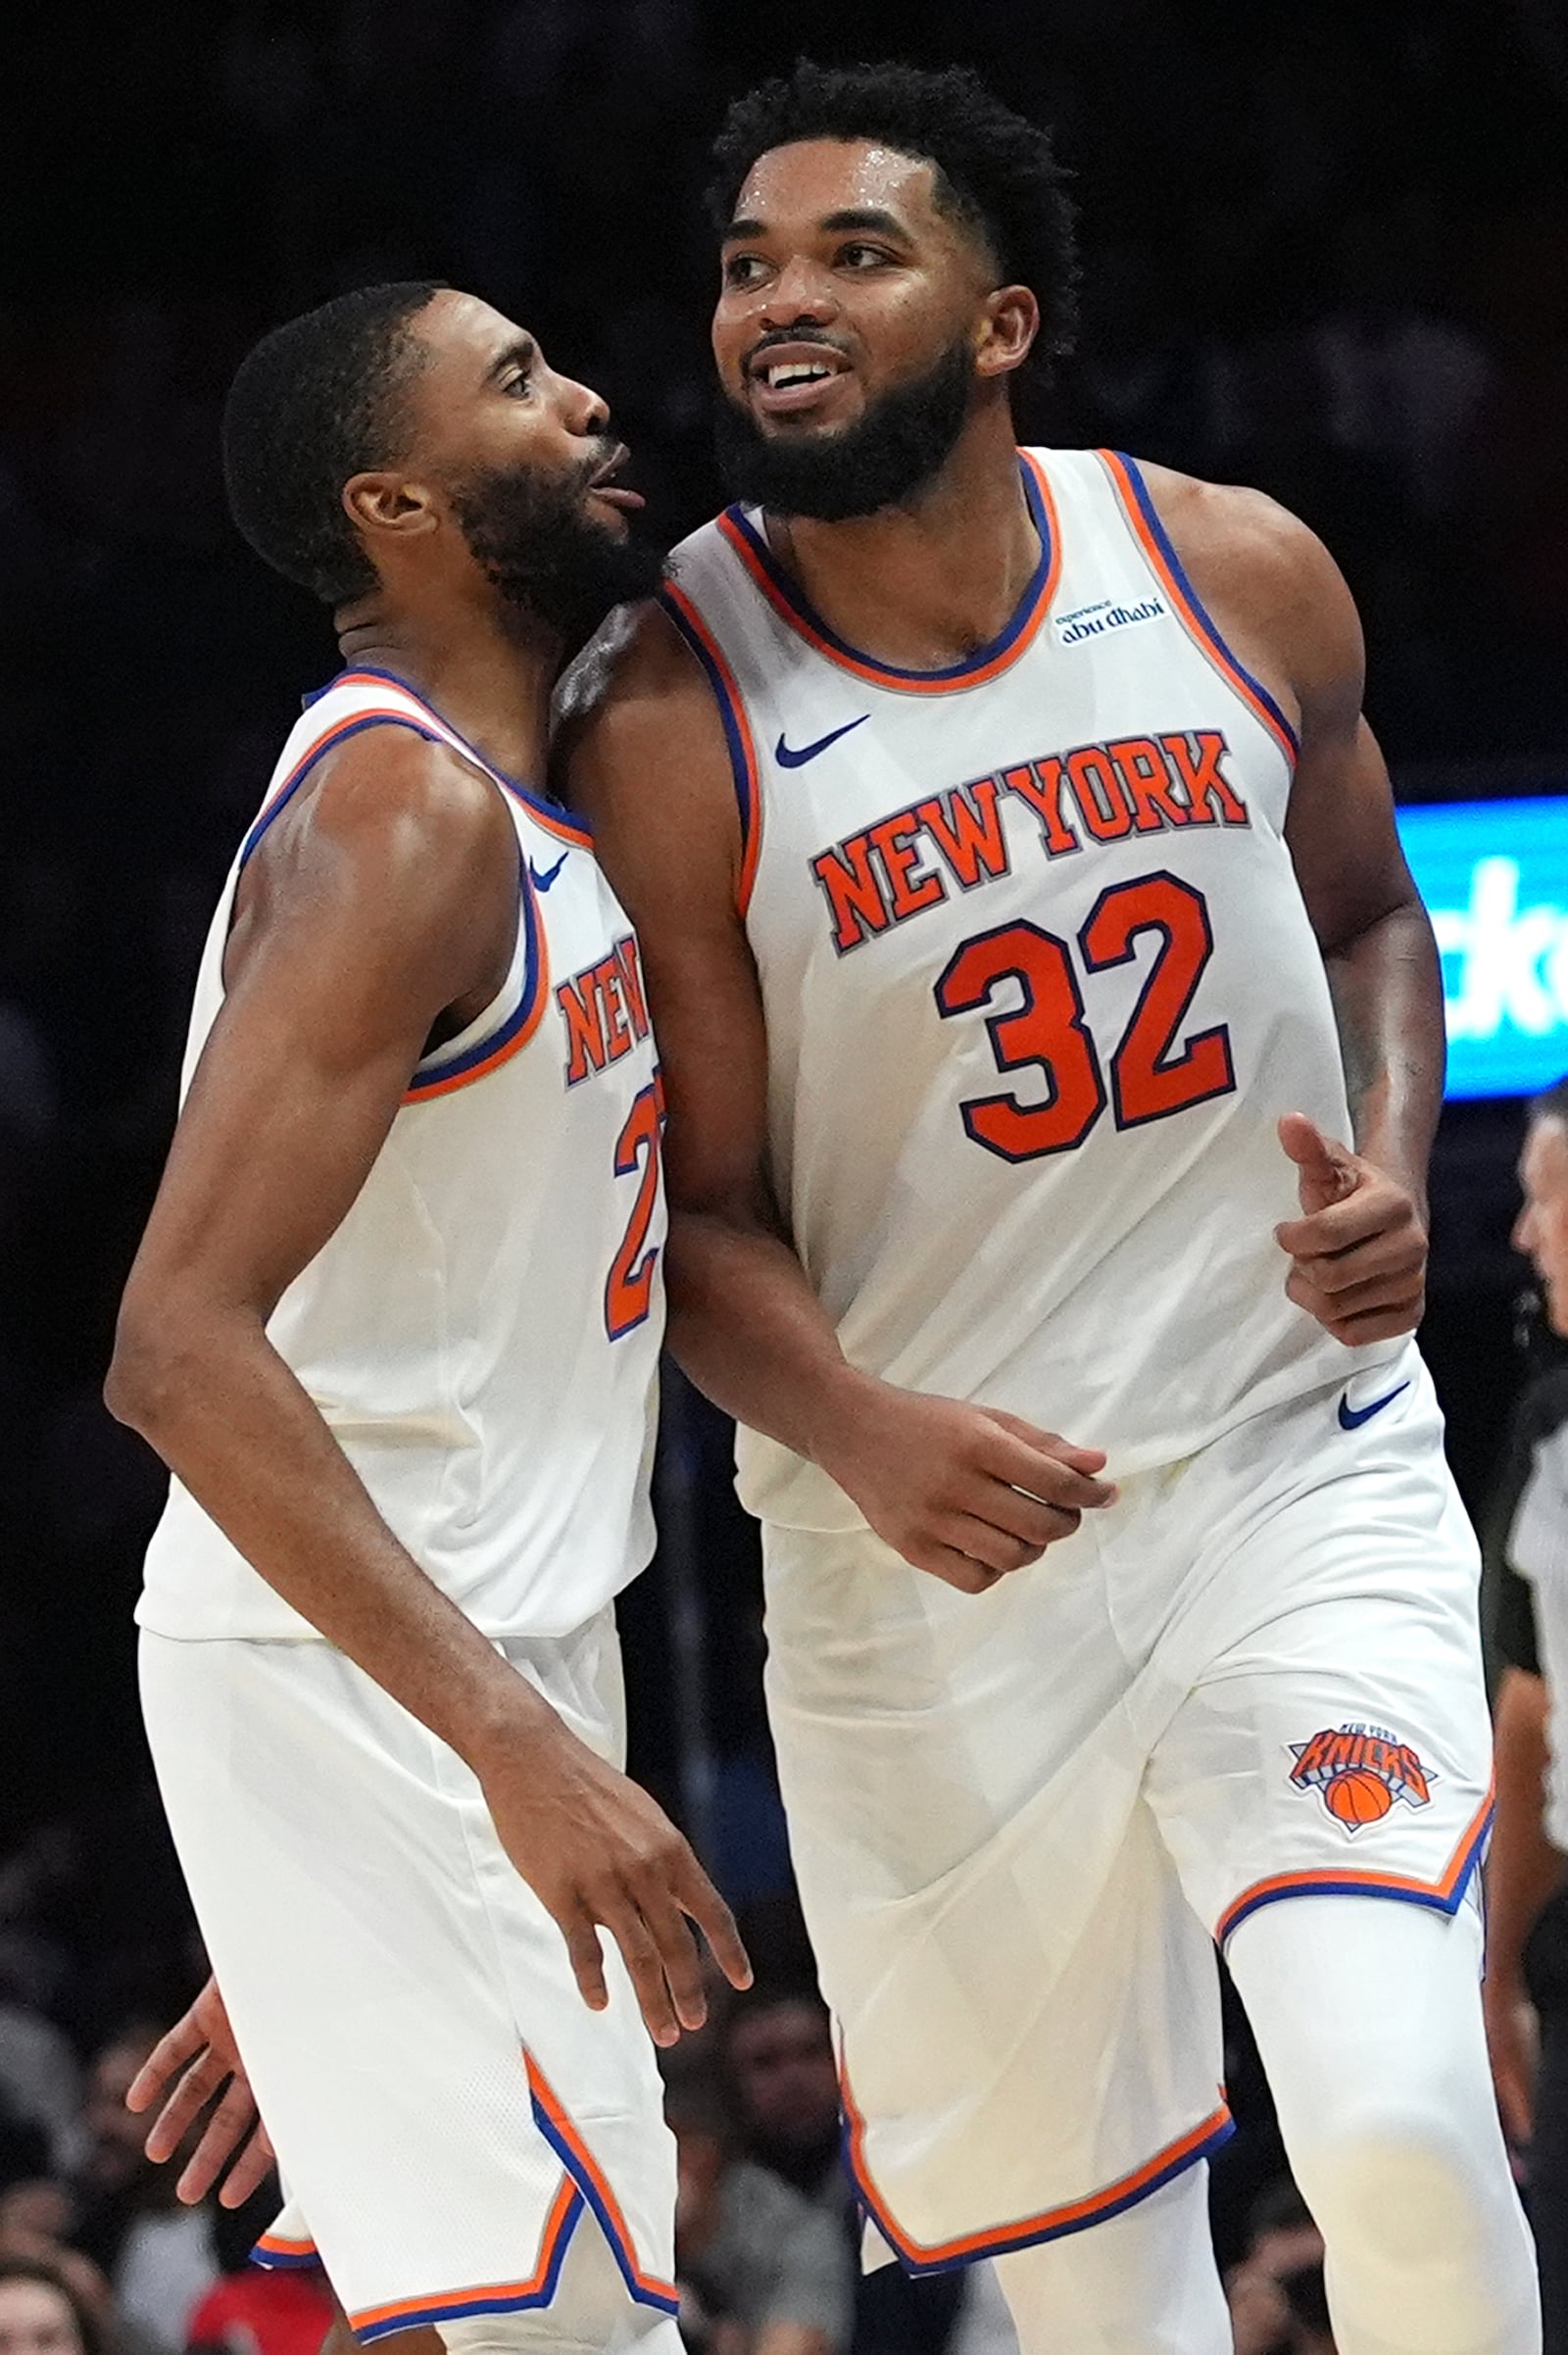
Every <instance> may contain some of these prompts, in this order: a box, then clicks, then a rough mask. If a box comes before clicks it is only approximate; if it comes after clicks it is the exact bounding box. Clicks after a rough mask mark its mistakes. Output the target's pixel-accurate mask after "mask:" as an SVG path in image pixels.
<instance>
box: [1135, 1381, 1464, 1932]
mask: <svg viewBox="0 0 1568 2355" xmlns="http://www.w3.org/2000/svg"><path fill="white" fill-rule="evenodd" d="M1412 1362H1413V1364H1414V1365H1415V1368H1416V1375H1415V1376H1414V1377H1412V1380H1411V1385H1410V1389H1409V1392H1408V1394H1407V1395H1400V1396H1398V1397H1397V1398H1395V1399H1394V1400H1393V1401H1392V1402H1391V1404H1390V1406H1389V1407H1388V1408H1387V1410H1386V1411H1385V1413H1384V1414H1382V1415H1380V1416H1379V1418H1378V1419H1377V1420H1376V1421H1375V1422H1374V1423H1372V1424H1371V1425H1370V1426H1368V1427H1367V1429H1366V1430H1364V1431H1363V1430H1359V1429H1352V1431H1351V1433H1350V1434H1348V1435H1344V1434H1341V1433H1339V1432H1338V1430H1337V1429H1336V1430H1335V1431H1334V1432H1333V1433H1332V1434H1331V1438H1330V1444H1329V1445H1328V1446H1326V1447H1320V1448H1319V1451H1318V1453H1317V1455H1316V1456H1315V1458H1313V1457H1310V1456H1305V1454H1304V1451H1305V1446H1306V1442H1307V1441H1308V1440H1315V1439H1316V1438H1318V1437H1320V1436H1321V1435H1319V1434H1316V1433H1315V1431H1314V1430H1313V1429H1312V1428H1311V1427H1310V1425H1309V1423H1308V1416H1307V1414H1306V1412H1305V1411H1296V1412H1294V1413H1293V1414H1291V1415H1286V1416H1282V1417H1276V1418H1269V1430H1268V1433H1267V1438H1268V1441H1269V1449H1270V1451H1269V1454H1268V1455H1267V1457H1266V1458H1265V1459H1264V1460H1263V1461H1262V1462H1260V1463H1259V1465H1258V1467H1257V1479H1258V1487H1259V1496H1258V1498H1257V1501H1256V1503H1255V1505H1254V1506H1253V1507H1252V1509H1250V1511H1248V1512H1246V1513H1245V1514H1243V1515H1241V1516H1236V1515H1234V1514H1233V1516H1232V1519H1231V1521H1230V1524H1229V1526H1228V1527H1227V1528H1226V1530H1225V1535H1224V1539H1223V1542H1222V1543H1221V1544H1220V1545H1218V1546H1217V1548H1216V1551H1215V1556H1214V1558H1212V1559H1211V1560H1210V1561H1209V1562H1208V1563H1207V1565H1206V1566H1205V1574H1204V1576H1203V1577H1202V1578H1201V1579H1200V1580H1199V1581H1197V1582H1196V1584H1195V1592H1194V1595H1193V1598H1192V1601H1191V1604H1190V1607H1189V1608H1188V1610H1187V1612H1186V1614H1185V1616H1184V1619H1183V1623H1182V1625H1181V1627H1180V1630H1179V1637H1178V1640H1177V1642H1176V1644H1174V1645H1173V1649H1174V1650H1175V1652H1176V1653H1177V1655H1178V1657H1179V1659H1180V1663H1181V1687H1182V1689H1181V1690H1180V1691H1179V1693H1177V1694H1176V1695H1175V1697H1174V1698H1173V1701H1172V1705H1171V1708H1170V1714H1169V1717H1168V1720H1167V1722H1166V1723H1165V1725H1164V1727H1163V1730H1162V1731H1161V1733H1160V1734H1159V1736H1158V1738H1157V1740H1156V1741H1155V1742H1153V1744H1152V1758H1151V1766H1150V1774H1149V1780H1148V1784H1147V1786H1146V1790H1147V1795H1148V1798H1149V1801H1150V1804H1151V1806H1152V1808H1153V1810H1154V1813H1155V1815H1156V1817H1157V1818H1158V1821H1159V1823H1160V1827H1161V1830H1162V1833H1163V1836H1164V1838H1165V1840H1166V1842H1167V1844H1168V1846H1169V1849H1170V1852H1171V1855H1172V1856H1173V1858H1174V1859H1175V1862H1176V1865H1177V1868H1178V1870H1179V1872H1180V1874H1181V1877H1182V1882H1183V1886H1184V1887H1185V1889H1186V1890H1187V1893H1188V1896H1189V1898H1190V1899H1191V1902H1192V1904H1193V1906H1194V1907H1195V1909H1196V1911H1197V1912H1198V1914H1199V1916H1200V1918H1201V1920H1202V1921H1203V1922H1204V1923H1205V1924H1207V1925H1208V1927H1209V1928H1210V1929H1211V1930H1212V1931H1213V1932H1214V1934H1215V1935H1216V1936H1217V1937H1218V1938H1220V1939H1221V1941H1222V1942H1223V1941H1224V1940H1225V1939H1226V1938H1229V1936H1230V1935H1231V1934H1232V1932H1234V1930H1235V1929H1236V1927H1237V1926H1238V1924H1239V1923H1240V1922H1242V1921H1244V1920H1246V1919H1247V1917H1248V1916H1249V1914H1250V1913H1251V1912H1252V1911H1254V1910H1255V1909H1256V1908H1257V1907H1258V1906H1260V1905H1266V1904H1270V1903H1272V1902H1274V1901H1276V1900H1277V1899H1280V1898H1285V1897H1290V1896H1294V1895H1299V1894H1303V1893H1306V1892H1308V1891H1312V1890H1317V1891H1330V1890H1362V1891H1367V1892H1370V1893H1374V1894H1377V1893H1385V1894H1388V1895H1390V1896H1397V1897H1402V1898H1407V1899H1410V1900H1412V1901H1414V1902H1415V1903H1417V1904H1420V1905H1424V1906H1428V1907H1431V1908H1433V1909H1435V1910H1437V1911H1440V1912H1449V1913H1451V1912H1453V1911H1455V1910H1456V1909H1457V1908H1458V1907H1459V1906H1460V1905H1461V1904H1462V1903H1463V1902H1465V1900H1466V1898H1467V1896H1470V1895H1471V1894H1472V1892H1473V1889H1474V1883H1475V1874H1476V1868H1477V1865H1478V1862H1479V1858H1480V1855H1481V1850H1482V1845H1483V1842H1484V1840H1485V1837H1486V1831H1487V1828H1488V1825H1489V1822H1490V1817H1491V1772H1492V1734H1491V1723H1490V1719H1489V1715H1488V1710H1487V1703H1486V1693H1485V1686H1484V1681H1483V1676H1482V1667H1481V1649H1480V1637H1479V1629H1478V1621H1477V1606H1476V1589H1477V1579H1478V1557H1477V1550H1476V1545H1475V1539H1474V1536H1473V1533H1472V1532H1471V1529H1470V1526H1469V1523H1468V1521H1467V1520H1466V1518H1465V1515H1464V1511H1463V1508H1462V1506H1461V1505H1460V1503H1459V1500H1458V1496H1457V1495H1456V1493H1455V1491H1454V1488H1453V1484H1452V1481H1451V1479H1450V1477H1449V1475H1448V1472H1447V1468H1446V1464H1445V1462H1444V1459H1443V1454H1442V1445H1441V1433H1442V1426H1441V1421H1440V1419H1439V1417H1438V1415H1437V1411H1436V1406H1435V1402H1434V1401H1433V1400H1432V1399H1431V1397H1430V1386H1429V1385H1428V1384H1427V1381H1426V1376H1425V1369H1424V1368H1421V1367H1420V1365H1419V1360H1412ZM1314 1411H1316V1402H1314ZM1342 1438H1345V1439H1346V1442H1347V1444H1346V1447H1345V1448H1344V1451H1343V1452H1342V1450H1341V1447H1340V1446H1339V1444H1338V1443H1339V1441H1340V1440H1341V1439H1342ZM1298 1444H1299V1445H1298ZM1303 1456H1304V1461H1303ZM1282 1460H1283V1462H1284V1463H1286V1464H1288V1465H1289V1466H1290V1471H1289V1475H1288V1476H1287V1477H1285V1478H1283V1480H1282V1472H1281V1466H1282ZM1222 1468H1223V1469H1224V1471H1225V1472H1226V1476H1227V1478H1228V1480H1229V1481H1230V1482H1231V1483H1232V1484H1234V1480H1235V1478H1236V1474H1237V1469H1238V1467H1237V1465H1236V1464H1234V1463H1233V1464H1231V1465H1229V1466H1225V1467H1222ZM1241 1468H1242V1469H1244V1470H1245V1461H1244V1462H1243V1463H1242V1467H1241ZM1211 1501H1213V1503H1214V1506H1215V1510H1216V1515H1217V1516H1218V1514H1219V1512H1220V1510H1221V1508H1222V1504H1223V1499H1222V1498H1218V1497H1216V1498H1214V1499H1212V1500H1211ZM1193 1502H1195V1503H1197V1504H1199V1505H1201V1504H1202V1502H1203V1497H1202V1496H1201V1495H1200V1496H1197V1497H1196V1498H1195V1499H1194V1500H1193ZM1189 1509H1191V1506H1190V1507H1189Z"/></svg>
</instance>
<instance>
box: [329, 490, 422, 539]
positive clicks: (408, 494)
mask: <svg viewBox="0 0 1568 2355" xmlns="http://www.w3.org/2000/svg"><path fill="white" fill-rule="evenodd" d="M343 512H344V514H345V515H347V516H348V519H349V521H350V522H351V523H352V524H353V525H354V526H355V528H356V530H358V531H360V532H361V533H363V535H364V536H365V538H366V539H367V540H368V541H369V542H370V543H371V544H372V545H373V544H374V542H375V541H376V540H377V539H378V538H379V537H380V536H381V535H382V534H383V533H384V532H389V531H390V532H396V533H397V534H398V535H399V536H400V537H404V538H406V537H408V536H409V535H410V534H411V533H415V532H420V531H431V530H433V529H434V528H435V524H436V520H437V518H436V511H435V501H434V497H433V494H432V493H431V492H430V491H428V490H427V489H426V488H425V486H424V484H423V483H422V482H418V481H417V480H413V479H411V477H410V476H409V475H407V474H389V473H379V474H351V475H350V477H349V479H348V481H347V482H346V483H345V484H344V485H343Z"/></svg>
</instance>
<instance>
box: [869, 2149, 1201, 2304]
mask: <svg viewBox="0 0 1568 2355" xmlns="http://www.w3.org/2000/svg"><path fill="white" fill-rule="evenodd" d="M1235 2132H1236V2121H1235V2119H1234V2118H1231V2117H1226V2118H1225V2119H1224V2120H1223V2121H1222V2122H1221V2124H1220V2125H1218V2126H1217V2127H1216V2128H1215V2129H1214V2132H1213V2133H1212V2134H1207V2135H1205V2136H1204V2138H1203V2140H1202V2141H1201V2142H1199V2143H1197V2144H1195V2146H1194V2147H1193V2148H1192V2149H1191V2150H1184V2151H1183V2152H1182V2153H1181V2154H1180V2156H1179V2157H1177V2158H1174V2159H1172V2160H1171V2162H1170V2164H1169V2166H1167V2167H1162V2168H1160V2169H1159V2170H1158V2171H1157V2172H1156V2173H1155V2174H1153V2175H1152V2176H1151V2177H1150V2178H1149V2179H1148V2181H1147V2182H1146V2183H1139V2184H1138V2185H1137V2187H1136V2188H1135V2189H1133V2190H1131V2191H1126V2192H1123V2193H1122V2195H1121V2197H1120V2198H1119V2199H1110V2200H1107V2201H1106V2202H1105V2204H1104V2206H1103V2207H1097V2208H1095V2209H1094V2210H1093V2211H1092V2212H1091V2213H1090V2214H1088V2215H1085V2216H1073V2217H1069V2218H1068V2219H1067V2220H1066V2221H1065V2222H1062V2223H1058V2224H1047V2225H1040V2226H1037V2227H1036V2228H1034V2229H1033V2230H1030V2229H1029V2228H1028V2227H1022V2228H1020V2229H1019V2230H1018V2231H1017V2232H1007V2230H1006V2228H1005V2227H1004V2228H1003V2229H1002V2230H1001V2231H1000V2232H995V2233H985V2234H977V2235H976V2239H977V2240H978V2241H979V2243H980V2245H979V2246H977V2247H975V2248H973V2249H970V2250H965V2251H964V2252H963V2253H962V2254H961V2255H958V2256H955V2257H933V2258H924V2259H922V2258H918V2257H910V2256H907V2254H906V2253H905V2251H904V2250H903V2249H901V2248H900V2247H898V2245H897V2243H896V2242H894V2241H893V2240H891V2239H889V2237H888V2232H887V2228H886V2226H885V2225H884V2223H883V2222H882V2221H881V2219H880V2218H879V2217H878V2215H877V2213H876V2210H875V2208H874V2207H872V2205H871V2204H870V2202H869V2201H868V2200H867V2198H866V2196H865V2193H864V2190H863V2188H862V2186H861V2184H860V2182H859V2180H858V2177H857V2178H856V2179H855V2190H856V2197H857V2201H858V2206H859V2209H860V2213H861V2215H862V2216H863V2217H864V2218H865V2219H866V2220H867V2221H868V2222H869V2223H871V2224H873V2225H875V2227H876V2229H877V2232H879V2233H880V2234H881V2235H882V2237H883V2238H884V2239H885V2240H887V2241H888V2246H889V2247H890V2248H891V2249H892V2250H893V2253H894V2255H895V2256H896V2257H897V2259H898V2261H899V2265H900V2267H901V2268H902V2270H903V2271H904V2272H905V2273H906V2274H907V2275H908V2276H909V2278H910V2279H911V2280H912V2281H924V2280H925V2279H926V2277H927V2276H928V2275H931V2274H956V2273H961V2272H962V2271H963V2269H964V2268H965V2266H969V2265H978V2264H980V2263H982V2262H983V2261H984V2260H985V2259H986V2258H988V2257H1010V2256H1011V2255H1012V2254H1013V2252H1014V2251H1015V2250H1017V2249H1033V2248H1040V2247H1042V2246H1043V2245H1044V2243H1045V2242H1047V2241H1048V2240H1066V2239H1068V2238H1069V2237H1070V2236H1071V2234H1073V2233H1074V2232H1092V2231H1093V2229H1094V2227H1095V2226H1096V2225H1101V2224H1104V2223H1105V2222H1106V2220H1107V2219H1108V2218H1109V2217H1112V2216H1124V2215H1125V2214H1126V2212H1127V2210H1128V2209H1129V2208H1136V2207H1139V2206H1141V2205H1142V2203H1143V2202H1144V2201H1145V2200H1146V2199H1150V2198H1152V2196H1153V2194H1154V2193H1155V2192H1156V2191H1162V2190H1163V2189H1164V2187H1165V2185H1166V2184H1167V2183H1174V2182H1175V2181H1176V2178H1177V2177H1178V2176H1179V2175H1185V2174H1186V2173H1187V2171H1188V2169H1189V2168H1190V2167H1197V2166H1198V2165H1200V2163H1201V2161H1202V2160H1204V2159H1207V2158H1209V2157H1211V2156H1212V2154H1213V2153H1214V2152H1215V2151H1216V2150H1218V2149H1220V2147H1221V2146H1222V2145H1223V2144H1224V2143H1226V2142H1228V2141H1229V2140H1230V2138H1231V2136H1232V2135H1233V2134H1235ZM845 2163H846V2165H849V2164H850V2161H849V2159H848V2156H847V2155H846V2161H845Z"/></svg>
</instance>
